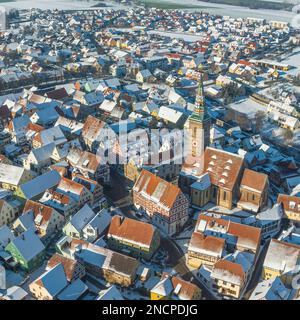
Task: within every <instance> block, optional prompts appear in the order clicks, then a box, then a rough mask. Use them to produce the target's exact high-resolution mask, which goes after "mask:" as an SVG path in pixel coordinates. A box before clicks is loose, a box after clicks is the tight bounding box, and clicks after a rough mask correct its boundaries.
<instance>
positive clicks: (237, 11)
mask: <svg viewBox="0 0 300 320" xmlns="http://www.w3.org/2000/svg"><path fill="white" fill-rule="evenodd" d="M144 1H145V2H147V0H144ZM152 1H153V0H152ZM163 1H164V2H169V3H172V4H178V5H182V0H163ZM97 3H99V1H96V0H94V1H92V0H91V1H86V0H82V1H79V0H74V1H71V0H51V1H48V0H35V1H34V0H22V1H18V0H17V1H13V2H3V3H1V5H2V6H4V7H6V8H17V9H28V8H40V9H59V10H79V9H85V10H87V9H91V7H92V6H93V5H95V4H97ZM104 3H105V4H106V5H109V6H113V7H115V8H116V9H117V8H120V9H121V8H127V9H128V8H130V6H128V5H127V6H122V5H119V4H117V3H112V2H107V1H105V2H104ZM184 4H185V5H186V6H189V5H191V6H203V9H201V8H191V9H189V10H190V11H199V10H204V11H206V12H209V13H211V14H218V15H224V16H231V17H234V18H239V17H241V18H247V17H254V18H264V19H267V20H280V21H287V22H291V20H292V18H293V17H294V13H293V12H288V11H280V10H264V9H259V10H255V9H248V8H245V7H239V6H230V5H225V4H217V3H208V2H205V1H197V0H186V1H185V2H184Z"/></svg>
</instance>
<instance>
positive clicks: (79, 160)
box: [67, 148, 110, 184]
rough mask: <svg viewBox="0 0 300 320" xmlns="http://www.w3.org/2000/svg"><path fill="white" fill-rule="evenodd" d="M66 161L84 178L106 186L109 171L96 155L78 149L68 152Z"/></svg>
mask: <svg viewBox="0 0 300 320" xmlns="http://www.w3.org/2000/svg"><path fill="white" fill-rule="evenodd" d="M67 161H68V162H69V163H70V165H71V166H72V167H73V168H74V169H75V171H78V172H80V173H81V174H82V175H83V176H84V177H86V178H90V179H93V180H96V181H101V182H103V183H106V184H108V183H109V180H110V170H109V166H108V165H107V164H102V163H101V161H100V158H99V156H98V155H95V154H93V153H91V152H88V151H81V150H80V149H78V148H76V149H75V148H73V149H71V150H70V152H69V154H68V156H67Z"/></svg>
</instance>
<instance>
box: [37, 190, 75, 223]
mask: <svg viewBox="0 0 300 320" xmlns="http://www.w3.org/2000/svg"><path fill="white" fill-rule="evenodd" d="M39 202H40V203H42V204H43V205H45V206H49V207H52V208H54V209H55V210H56V211H58V212H59V213H61V214H62V215H63V216H64V217H68V216H70V215H71V214H73V213H75V212H76V210H77V209H78V204H77V203H76V201H75V200H74V199H73V198H72V197H69V196H68V195H66V194H63V193H59V192H56V191H54V190H52V189H49V190H47V191H46V192H45V193H44V194H43V197H42V198H41V199H40V200H39Z"/></svg>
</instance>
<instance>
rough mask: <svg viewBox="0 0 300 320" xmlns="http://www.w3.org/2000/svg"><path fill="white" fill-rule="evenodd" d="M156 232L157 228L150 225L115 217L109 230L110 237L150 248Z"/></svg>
mask: <svg viewBox="0 0 300 320" xmlns="http://www.w3.org/2000/svg"><path fill="white" fill-rule="evenodd" d="M154 232H155V227H154V226H152V225H151V224H149V223H145V222H142V221H137V220H134V219H129V218H124V217H121V216H114V217H113V218H112V220H111V224H110V227H109V230H108V237H109V238H110V237H113V238H117V239H119V240H125V241H126V242H132V243H135V244H138V245H143V246H144V245H145V246H147V247H150V246H151V243H152V241H153V236H154Z"/></svg>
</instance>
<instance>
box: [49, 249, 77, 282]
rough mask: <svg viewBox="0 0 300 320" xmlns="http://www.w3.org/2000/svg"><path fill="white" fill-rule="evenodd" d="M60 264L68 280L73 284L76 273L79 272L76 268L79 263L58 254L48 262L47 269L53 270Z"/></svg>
mask: <svg viewBox="0 0 300 320" xmlns="http://www.w3.org/2000/svg"><path fill="white" fill-rule="evenodd" d="M60 263H61V264H62V265H63V267H64V271H65V274H66V277H67V280H68V281H69V282H71V281H72V280H73V278H74V273H75V272H76V271H77V270H76V266H77V265H78V264H79V262H78V261H76V260H73V259H70V258H67V257H64V256H62V255H61V254H58V253H56V254H54V255H53V256H52V257H51V258H50V260H49V261H48V263H47V267H46V269H47V270H49V269H52V268H54V267H55V266H56V265H58V264H60Z"/></svg>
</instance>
